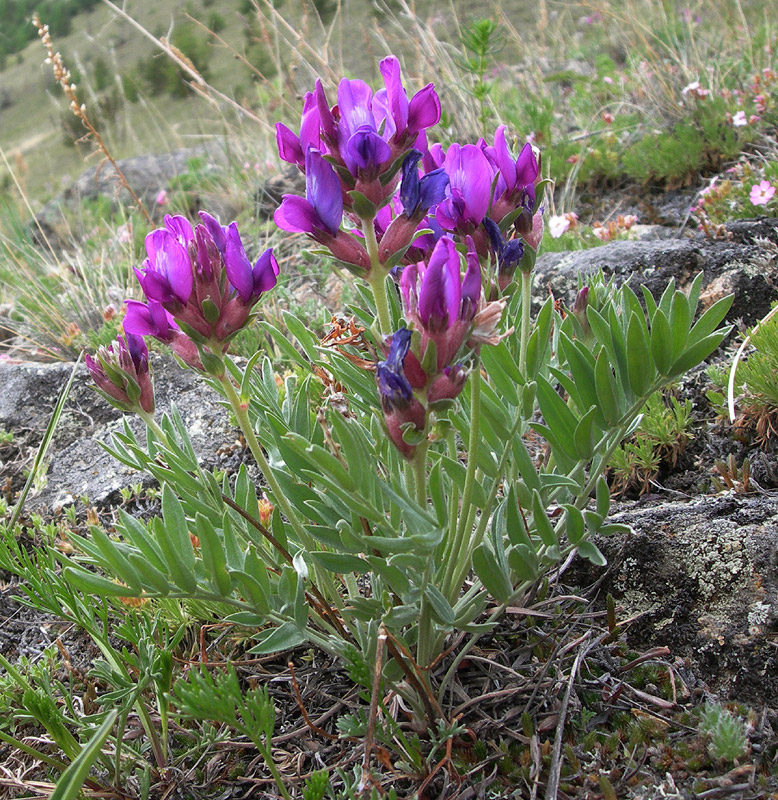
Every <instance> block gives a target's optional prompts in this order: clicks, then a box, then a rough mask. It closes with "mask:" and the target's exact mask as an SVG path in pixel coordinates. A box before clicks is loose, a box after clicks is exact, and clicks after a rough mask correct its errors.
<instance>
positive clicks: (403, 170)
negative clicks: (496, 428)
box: [90, 56, 543, 458]
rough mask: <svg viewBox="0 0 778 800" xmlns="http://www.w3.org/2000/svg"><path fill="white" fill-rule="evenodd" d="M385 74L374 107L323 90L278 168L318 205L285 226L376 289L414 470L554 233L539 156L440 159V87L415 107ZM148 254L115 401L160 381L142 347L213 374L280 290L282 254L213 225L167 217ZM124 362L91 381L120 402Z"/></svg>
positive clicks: (355, 86) (285, 207)
mask: <svg viewBox="0 0 778 800" xmlns="http://www.w3.org/2000/svg"><path fill="white" fill-rule="evenodd" d="M380 72H381V76H382V78H383V84H384V85H383V87H381V88H380V89H378V90H377V91H375V92H374V91H373V89H372V88H371V87H370V86H368V85H367V84H366V83H364V82H363V81H360V80H348V79H345V78H344V79H343V80H342V81H341V82H340V84H339V85H338V88H337V103H336V104H335V105H332V106H331V105H330V102H329V100H328V99H327V96H326V93H325V91H324V87H323V85H322V82H321V81H320V80H319V81H317V82H316V85H315V88H314V90H313V91H312V92H309V93H308V94H306V96H305V98H304V101H303V109H302V116H301V119H300V127H299V132H298V133H295V132H294V131H292V130H290V129H289V128H288V127H287V126H285V125H282V124H280V123H279V124H278V125H277V126H276V139H277V144H278V152H279V154H280V156H281V158H282V159H283V160H284V161H287V162H289V163H291V164H295V165H296V166H297V167H299V169H300V170H302V171H303V173H304V175H305V196H304V197H300V196H296V195H285V196H284V198H283V202H282V203H281V206H280V207H279V208H278V209H277V211H276V213H275V222H276V224H277V225H278V226H279V227H280V228H281V229H283V230H286V231H291V232H296V233H304V234H306V235H307V236H308V237H310V238H311V239H313V240H314V241H315V242H317V243H319V244H320V245H322V246H324V247H325V248H327V249H328V250H329V251H330V252H331V253H332V255H333V256H334V257H335V258H337V259H339V260H340V261H341V262H343V263H345V264H346V265H348V266H349V267H350V268H351V269H352V271H354V272H355V273H356V274H357V275H359V276H361V277H364V278H366V279H367V281H368V283H369V284H370V287H371V289H372V291H373V294H374V296H375V297H376V308H377V311H378V316H379V319H380V328H381V331H380V332H381V334H382V335H383V336H386V343H385V349H384V354H385V360H384V361H381V362H380V363H378V364H377V368H376V376H377V383H378V390H379V394H380V398H381V403H382V406H383V410H384V415H385V420H386V425H387V429H388V431H389V435H390V437H391V440H392V441H393V442H394V444H395V445H396V446H397V447H398V449H399V450H400V451H401V452H402V454H403V455H404V456H406V457H409V458H410V457H412V456H413V453H414V451H415V445H412V444H409V443H408V442H410V441H418V440H419V437H422V438H423V437H424V435H426V433H428V431H429V429H430V424H431V423H430V420H431V416H430V415H431V414H434V412H435V408H436V407H439V405H438V406H436V404H440V403H441V402H442V401H444V400H450V399H453V398H455V397H456V396H457V395H458V394H459V393H460V392H461V390H462V387H463V386H464V383H465V381H466V379H467V375H468V373H469V371H470V368H471V363H470V358H471V356H472V355H473V354H476V353H477V351H478V349H479V348H480V346H481V345H482V344H485V343H495V342H497V341H499V338H500V337H499V336H498V334H497V333H496V330H497V327H498V325H499V323H500V319H501V315H502V310H503V307H504V301H503V300H500V299H497V300H495V299H494V298H495V297H497V298H499V297H500V296H501V293H503V292H505V291H506V290H507V289H508V287H509V286H510V285H511V283H512V281H513V276H514V273H515V272H516V270H517V269H520V270H522V271H524V272H529V271H530V270H531V269H532V266H533V264H534V259H535V252H536V250H537V247H538V244H539V242H540V238H541V237H542V233H543V221H542V209H541V208H539V197H538V192H537V191H536V187H537V185H538V183H539V182H540V171H541V170H540V167H541V164H540V156H539V153H538V152H537V151H536V150H535V149H534V148H533V147H532V145H530V144H525V145H524V146H523V147H522V148H521V149H520V151H519V152H518V155H515V154H514V153H513V152H511V149H510V147H509V144H508V139H507V137H506V129H505V126H504V125H501V126H500V127H499V128H497V130H496V132H495V134H494V138H493V141H492V143H491V144H488V143H487V142H486V141H485V140H484V139H481V140H479V141H478V142H476V143H475V144H458V143H454V144H451V145H449V146H448V148H446V149H444V148H443V147H442V146H441V145H440V144H433V145H431V146H430V145H429V144H428V140H427V132H428V130H429V129H430V128H432V127H433V126H434V125H436V124H437V122H438V121H439V120H440V115H441V109H440V101H439V99H438V95H437V93H436V92H435V89H434V87H433V85H432V84H428V85H427V86H425V87H424V88H422V89H421V90H420V91H418V92H417V93H416V94H414V95H412V96H411V97H410V98H409V96H408V93H407V92H406V90H405V87H404V86H403V83H402V78H401V75H400V64H399V61H398V60H397V58H395V57H394V56H389V57H387V58H385V59H384V60H383V61H381V63H380ZM146 252H147V258H146V260H145V261H144V262H143V264H142V266H141V267H139V268H138V269H136V274H137V276H138V280H139V282H140V285H141V287H142V288H143V291H144V294H145V296H146V301H145V302H138V301H128V302H127V313H126V317H125V320H124V329H125V331H126V334H127V341H126V343H124V341H123V340H121V339H120V355H119V360H120V361H121V363H122V364H123V365H124V366H122V368H121V369H122V370H123V372H122V375H119V374H118V373H116V374H115V375H114V377H117V378H118V379H119V389H117V392H118V393H122V392H124V393H125V394H127V395H128V397H129V396H130V395H129V394H128V392H127V391H126V385H130V387H131V384H127V382H126V380H125V378H124V377H122V376H123V375H124V374H125V373H126V374H127V375H131V376H132V375H133V374H134V375H135V378H133V380H136V382H139V380H138V379H139V378H140V377H141V373H142V371H143V369H145V370H146V371H147V368H148V367H147V364H148V360H147V359H146V360H145V361H144V362H143V363H142V364H141V362H140V361H139V362H138V363H137V364H136V362H135V361H134V360H133V359H132V358H130V356H128V355H126V354H125V351H126V352H129V351H130V350H131V349H132V348H135V349H137V346H136V345H135V344H132V345H131V344H130V341H131V337H132V342H135V340H136V338H137V337H139V336H153V337H155V338H157V339H158V340H160V341H163V342H166V343H167V344H168V345H169V346H170V347H171V348H172V349H173V350H174V352H176V353H177V354H178V355H179V357H180V358H182V359H183V360H184V361H185V362H186V363H187V364H190V365H191V366H193V367H195V368H197V369H205V370H206V371H211V372H212V373H213V369H214V368H217V369H218V368H219V364H220V363H221V361H220V360H221V357H222V356H223V355H224V353H225V352H226V350H227V348H228V346H229V341H230V339H231V338H232V337H233V336H234V335H235V333H236V332H237V331H238V330H240V329H241V328H242V327H243V326H244V325H245V324H246V322H247V321H248V320H249V318H250V316H251V313H252V308H253V306H254V304H255V303H256V302H257V300H258V299H259V298H260V297H261V295H262V294H263V293H264V292H266V291H268V290H269V289H271V288H272V287H273V286H274V285H275V283H276V278H277V275H278V264H277V263H276V261H275V258H274V257H273V254H272V252H271V251H270V250H267V251H265V252H264V253H263V254H262V255H261V256H260V257H259V258H258V259H257V261H256V262H254V263H253V264H252V263H251V262H250V261H249V259H248V257H247V255H246V252H245V250H244V248H243V244H242V242H241V239H240V236H239V235H238V230H237V227H236V225H235V223H232V224H231V225H229V226H227V227H224V226H222V225H221V224H220V223H219V222H218V221H217V220H216V219H215V218H214V217H212V216H210V215H209V214H206V213H204V212H201V213H200V222H199V223H198V224H197V225H196V226H194V227H193V226H192V224H191V223H190V222H189V221H188V220H187V219H185V218H184V217H180V216H167V217H165V224H164V227H162V228H160V229H158V230H155V231H152V232H151V233H150V234H149V235H148V236H147V237H146ZM390 273H391V274H392V276H393V277H394V278H395V280H396V281H397V283H398V291H399V294H400V297H401V300H402V312H403V316H404V324H403V325H402V327H400V329H399V330H397V331H396V332H395V333H394V334H392V335H390V336H387V334H389V333H390V331H391V330H392V328H393V327H394V325H393V324H392V321H391V314H390V312H389V309H388V308H387V307H386V303H385V301H384V303H383V305H382V306H381V307H379V294H381V293H383V290H384V279H385V277H386V276H387V275H389V274H390ZM487 298H492V302H487ZM141 343H142V340H141ZM112 358H114V356H112V355H111V354H110V353H108V352H107V351H106V352H105V353H103V354H102V356H101V358H100V362H99V363H97V362H92V365H91V366H90V369H92V371H93V373H94V374H95V377H96V379H97V380H98V383H100V382H102V386H103V388H104V390H105V391H106V392H108V393H109V394H110V392H109V391H108V389H106V388H105V386H106V385H107V384H106V378H104V375H106V376H107V379H108V380H109V381H110V378H111V370H110V369H108V366H107V365H110V364H112V363H113V362H112V360H111V359H112ZM128 358H129V361H128ZM122 359H123V360H122ZM130 362H132V364H133V365H135V366H134V368H135V373H132V372H131V370H130V369H129V366H128V365H129V363H130ZM101 370H102V372H101ZM213 374H215V373H213ZM131 388H132V387H131ZM133 391H134V389H133ZM112 397H114V399H117V398H116V397H115V395H112ZM130 399H131V400H132V397H130ZM409 427H412V428H414V429H415V430H416V434H414V435H410V434H409V432H408V428H409Z"/></svg>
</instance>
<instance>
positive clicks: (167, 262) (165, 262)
mask: <svg viewBox="0 0 778 800" xmlns="http://www.w3.org/2000/svg"><path fill="white" fill-rule="evenodd" d="M182 219H183V217H182ZM189 230H190V232H191V226H190V228H189ZM154 273H157V274H159V275H161V276H164V277H165V278H166V279H167V284H168V285H169V287H170V291H171V292H172V293H173V295H174V296H175V298H176V299H177V300H179V301H180V302H181V303H184V304H186V303H187V302H188V300H189V297H190V296H191V294H192V288H193V286H194V278H193V276H192V262H191V261H190V260H189V253H188V252H187V250H186V247H184V245H183V244H181V243H179V242H178V241H176V240H175V239H173V237H172V236H170V238H169V239H168V241H167V242H165V243H164V244H163V247H162V249H161V250H160V251H159V252H158V253H157V258H156V262H155V263H154V271H153V272H147V273H146V277H147V278H150V277H151V276H152V275H154Z"/></svg>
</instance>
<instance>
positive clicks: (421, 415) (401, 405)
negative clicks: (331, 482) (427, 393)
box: [376, 328, 427, 458]
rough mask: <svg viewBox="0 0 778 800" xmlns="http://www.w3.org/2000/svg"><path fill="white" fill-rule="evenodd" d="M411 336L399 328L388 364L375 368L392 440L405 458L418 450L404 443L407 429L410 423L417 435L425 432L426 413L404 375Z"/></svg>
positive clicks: (388, 355) (382, 405) (387, 427)
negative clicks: (404, 433) (405, 428)
mask: <svg viewBox="0 0 778 800" xmlns="http://www.w3.org/2000/svg"><path fill="white" fill-rule="evenodd" d="M410 343H411V332H410V331H409V330H408V329H407V328H400V329H399V330H398V331H397V332H396V333H394V334H393V335H392V337H391V343H390V346H389V353H388V354H387V357H386V360H385V361H381V362H379V363H378V365H377V367H376V380H377V382H378V392H379V394H380V396H381V407H382V408H383V410H384V420H385V422H386V429H387V432H388V434H389V438H390V439H391V440H392V443H393V444H394V446H395V447H396V448H397V449H398V450H399V451H400V453H402V455H403V456H404V457H405V458H411V457H412V456H413V453H414V451H415V450H416V447H415V446H414V445H410V444H408V443H407V442H406V441H405V440H404V439H403V432H404V427H405V426H406V425H407V424H408V423H410V424H411V425H412V426H413V427H414V428H415V429H416V430H417V431H422V430H424V426H425V425H426V417H427V414H426V411H425V410H424V406H422V404H421V403H420V402H419V401H418V400H417V399H416V398H415V397H414V395H413V390H412V388H411V384H410V383H409V381H408V379H407V377H406V376H405V371H404V366H403V365H404V362H405V359H406V357H407V356H408V355H409V353H408V349H409V347H410Z"/></svg>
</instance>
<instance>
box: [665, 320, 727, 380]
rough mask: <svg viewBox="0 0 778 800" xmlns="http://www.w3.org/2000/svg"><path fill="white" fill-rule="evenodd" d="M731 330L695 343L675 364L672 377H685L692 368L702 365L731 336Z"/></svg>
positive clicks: (714, 334)
mask: <svg viewBox="0 0 778 800" xmlns="http://www.w3.org/2000/svg"><path fill="white" fill-rule="evenodd" d="M729 331H730V329H729V328H726V329H724V330H722V331H717V332H716V333H711V334H710V335H708V336H706V337H705V338H704V339H701V340H700V341H699V342H695V343H694V344H693V345H692V346H691V347H690V348H688V350H686V352H684V353H683V355H682V356H681V357H680V358H679V359H678V360H677V361H676V362H675V363H674V364H673V366H672V369H671V371H670V375H671V376H673V375H683V374H684V373H686V372H688V371H689V370H690V369H692V367H696V366H697V365H698V364H700V363H702V362H703V361H704V360H705V359H706V358H707V357H708V356H709V355H710V354H711V353H712V352H713V351H714V350H715V349H716V348H717V347H718V346H719V345H720V344H721V343H722V341H724V338H725V337H726V336H727V335H728V334H729Z"/></svg>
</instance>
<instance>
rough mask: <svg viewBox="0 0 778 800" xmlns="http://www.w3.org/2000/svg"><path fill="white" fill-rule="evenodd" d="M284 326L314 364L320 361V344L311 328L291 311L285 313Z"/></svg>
mask: <svg viewBox="0 0 778 800" xmlns="http://www.w3.org/2000/svg"><path fill="white" fill-rule="evenodd" d="M284 325H286V329H287V330H288V331H289V333H291V334H292V336H294V338H295V339H297V343H298V344H299V345H300V347H302V349H303V352H304V353H305V355H306V356H307V357H308V359H309V360H310V361H312V362H315V361H318V360H319V352H318V349H317V348H318V345H319V342H318V340H317V339H316V337H315V336H314V335H313V333H311V329H310V327H308V326H307V325H305V323H303V322H301V320H300V319H299V317H296V316H295V315H294V314H292V312H291V311H285V312H284ZM309 368H310V366H309Z"/></svg>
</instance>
